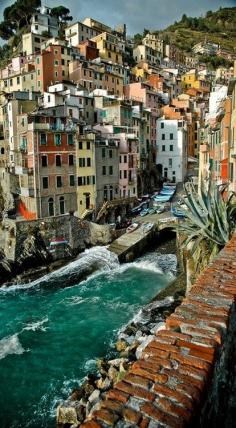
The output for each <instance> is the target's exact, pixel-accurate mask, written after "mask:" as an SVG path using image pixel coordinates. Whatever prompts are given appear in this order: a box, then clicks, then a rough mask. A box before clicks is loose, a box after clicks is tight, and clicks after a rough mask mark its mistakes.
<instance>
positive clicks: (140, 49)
mask: <svg viewBox="0 0 236 428" xmlns="http://www.w3.org/2000/svg"><path fill="white" fill-rule="evenodd" d="M133 57H134V60H135V61H136V62H137V63H139V62H140V61H145V62H148V63H149V64H151V65H159V64H160V62H161V53H160V52H159V51H157V50H154V49H152V48H150V47H149V46H146V45H138V46H137V47H136V48H134V49H133Z"/></svg>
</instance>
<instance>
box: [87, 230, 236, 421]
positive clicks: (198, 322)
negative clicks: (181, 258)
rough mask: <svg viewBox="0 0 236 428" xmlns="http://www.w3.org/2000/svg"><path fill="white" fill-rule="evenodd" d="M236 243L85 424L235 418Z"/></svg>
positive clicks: (213, 265) (208, 271)
mask: <svg viewBox="0 0 236 428" xmlns="http://www.w3.org/2000/svg"><path fill="white" fill-rule="evenodd" d="M235 249H236V235H235V236H234V237H233V239H232V240H231V241H230V242H229V243H228V244H227V245H226V247H225V248H224V250H222V251H221V253H220V254H219V256H218V257H217V258H216V259H215V261H214V262H213V263H211V264H210V265H209V267H208V268H207V269H206V270H205V271H204V272H203V274H202V275H201V276H200V277H199V278H198V280H197V281H196V283H195V284H194V286H193V287H192V289H191V290H190V292H189V293H188V295H187V296H186V298H185V299H184V300H183V302H182V304H181V305H180V306H179V307H177V309H176V310H175V312H174V313H173V314H172V315H171V316H170V317H169V318H168V319H167V320H166V324H165V329H163V330H160V331H158V333H157V334H156V337H155V339H154V340H152V342H150V343H149V344H148V346H147V347H146V348H145V349H144V351H143V353H142V357H141V358H140V359H139V360H138V361H136V362H135V363H134V364H133V365H132V367H131V369H130V371H129V372H128V373H126V375H125V376H124V378H123V379H122V381H120V382H118V383H116V384H115V386H114V387H113V389H111V390H109V391H108V392H107V393H106V395H105V398H104V399H103V401H102V402H101V406H100V409H98V410H96V411H94V412H93V414H92V419H91V418H90V420H87V421H86V422H84V423H83V424H82V425H81V427H82V428H100V427H107V426H116V427H125V428H126V427H127V428H128V427H131V426H132V427H140V428H146V427H148V428H154V427H169V428H181V427H186V426H191V427H208V428H209V427H216V426H221V427H223V426H228V427H232V426H233V424H235V419H232V418H230V417H229V414H228V408H227V405H226V404H227V403H229V401H230V400H229V397H227V386H228V385H229V383H230V378H231V377H232V376H231V375H232V373H231V369H232V367H234V366H235V362H234V360H233V358H232V357H231V358H230V355H231V354H232V353H233V355H235V354H236V351H235V350H236V343H235V338H234V331H235V325H236V321H235V318H236V312H235V298H236V258H235ZM230 360H231V362H230ZM234 371H235V369H234ZM231 383H232V382H231ZM233 383H234V384H235V382H233ZM228 392H229V393H230V392H232V389H231V391H228ZM231 399H232V397H231ZM221 407H222V408H221ZM225 413H226V414H227V415H226V414H225ZM226 416H227V420H228V421H229V422H228V424H227V423H226V422H225V419H226ZM234 426H235V425H234Z"/></svg>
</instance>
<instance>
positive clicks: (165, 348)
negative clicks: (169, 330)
mask: <svg viewBox="0 0 236 428" xmlns="http://www.w3.org/2000/svg"><path fill="white" fill-rule="evenodd" d="M149 347H150V348H156V349H158V350H161V351H164V352H178V348H176V347H175V346H174V345H169V344H168V343H163V342H161V341H160V340H159V338H158V337H157V338H156V339H155V340H153V341H152V342H150V343H149V345H148V348H149ZM146 349H147V348H146Z"/></svg>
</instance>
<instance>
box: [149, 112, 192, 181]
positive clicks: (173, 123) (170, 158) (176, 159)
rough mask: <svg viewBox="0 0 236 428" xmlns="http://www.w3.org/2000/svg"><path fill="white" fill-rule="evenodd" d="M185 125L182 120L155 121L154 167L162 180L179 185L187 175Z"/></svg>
mask: <svg viewBox="0 0 236 428" xmlns="http://www.w3.org/2000/svg"><path fill="white" fill-rule="evenodd" d="M187 141H188V139H187V124H186V122H185V121H184V120H176V119H175V120H165V119H164V118H162V119H158V120H157V158H156V165H157V168H158V170H159V171H160V172H161V174H162V176H163V177H164V178H167V179H168V180H171V181H172V180H173V181H175V182H176V183H181V182H183V181H184V178H185V176H186V173H187Z"/></svg>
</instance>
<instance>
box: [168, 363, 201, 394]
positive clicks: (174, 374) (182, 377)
mask: <svg viewBox="0 0 236 428" xmlns="http://www.w3.org/2000/svg"><path fill="white" fill-rule="evenodd" d="M163 373H164V374H166V375H167V376H168V378H169V379H171V378H175V379H178V381H179V382H182V383H186V384H189V383H190V384H191V385H194V386H195V387H197V388H198V389H199V390H200V391H201V390H203V388H204V380H203V379H201V380H200V379H196V378H195V377H193V376H190V375H189V374H188V373H187V372H185V373H181V372H180V369H179V367H178V369H177V370H168V369H163ZM170 382H171V381H170Z"/></svg>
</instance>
